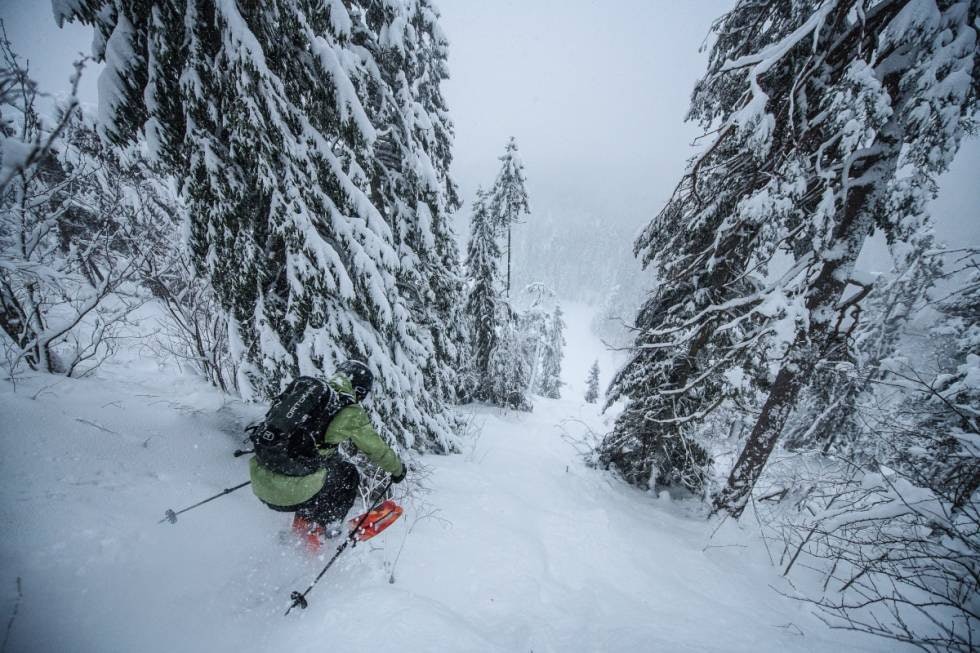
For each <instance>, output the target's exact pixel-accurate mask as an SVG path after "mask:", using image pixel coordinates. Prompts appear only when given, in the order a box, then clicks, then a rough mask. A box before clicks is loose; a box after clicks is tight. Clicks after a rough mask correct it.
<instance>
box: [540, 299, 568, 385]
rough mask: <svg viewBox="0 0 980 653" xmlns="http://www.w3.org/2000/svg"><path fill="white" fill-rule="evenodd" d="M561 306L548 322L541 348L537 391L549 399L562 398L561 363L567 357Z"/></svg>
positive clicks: (556, 308) (557, 307) (556, 307)
mask: <svg viewBox="0 0 980 653" xmlns="http://www.w3.org/2000/svg"><path fill="white" fill-rule="evenodd" d="M562 315H563V314H562V312H561V306H555V310H554V312H553V313H552V314H551V317H550V319H549V320H548V325H547V331H546V335H545V340H544V346H543V347H542V348H541V362H540V365H541V370H540V372H539V373H538V379H537V388H536V391H537V393H538V394H539V395H541V396H542V397H548V398H549V399H559V398H561V386H562V382H561V361H562V358H563V357H564V355H565V352H564V347H565V335H564V332H565V321H564V320H563V319H562Z"/></svg>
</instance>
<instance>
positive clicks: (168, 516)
mask: <svg viewBox="0 0 980 653" xmlns="http://www.w3.org/2000/svg"><path fill="white" fill-rule="evenodd" d="M251 482H252V481H245V482H244V483H242V484H241V485H236V486H235V487H230V488H227V489H224V490H222V491H221V492H218V493H217V494H216V495H214V496H213V497H208V498H207V499H205V500H204V501H198V502H197V503H195V504H194V505H193V506H188V507H186V508H184V509H183V510H178V511H176V512H174V510H173V508H168V509H167V511H166V512H165V513H163V519H161V520H160V521H158V522H157V523H158V524H162V523H163V522H165V521H168V522H170V523H171V524H176V523H177V515H180V514H182V513H185V512H187V511H188V510H193V509H194V508H197V507H198V506H203V505H204V504H205V503H207V502H208V501H214V500H215V499H217V498H219V497H223V496H225V495H226V494H231V493H232V492H234V491H235V490H241V489H242V488H243V487H245V486H246V485H249V484H251Z"/></svg>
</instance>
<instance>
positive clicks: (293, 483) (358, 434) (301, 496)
mask: <svg viewBox="0 0 980 653" xmlns="http://www.w3.org/2000/svg"><path fill="white" fill-rule="evenodd" d="M373 381H374V376H373V375H372V374H371V370H369V369H368V367H367V365H365V364H364V363H362V362H360V361H354V360H349V361H346V362H345V363H343V364H341V365H340V366H339V367H338V368H337V370H336V372H335V373H334V375H333V376H332V377H331V378H330V379H329V380H328V381H327V383H328V384H329V385H330V386H331V387H332V388H333V389H334V390H336V391H337V392H338V393H340V394H341V395H343V396H346V397H347V398H348V400H349V401H351V402H352V403H350V404H349V405H347V406H345V407H344V408H342V409H341V410H340V411H339V412H338V413H337V414H336V415H335V416H334V417H333V419H331V420H330V423H329V425H328V426H327V429H326V432H325V433H324V434H323V437H322V441H319V442H317V453H318V454H319V455H320V456H321V457H322V465H321V467H322V468H321V469H319V470H317V471H315V472H313V473H311V474H307V475H304V476H291V475H287V474H281V473H277V472H274V471H272V470H271V469H268V468H267V467H266V466H264V465H262V464H261V463H260V462H259V460H258V456H255V457H253V458H252V460H251V462H250V475H251V478H252V490H253V492H255V496H257V497H258V498H259V499H260V500H261V501H262V502H263V503H264V504H266V505H267V506H269V507H270V508H272V509H273V510H277V511H280V512H294V513H296V514H295V516H294V517H293V525H292V528H293V532H294V533H296V535H298V536H299V537H300V538H301V539H302V540H303V541H304V542H305V543H306V545H307V548H308V549H309V550H310V551H311V552H314V553H315V552H316V551H318V550H319V548H320V545H321V543H322V542H323V538H331V537H336V536H337V535H339V534H340V520H342V519H343V518H344V517H345V516H346V515H347V512H348V511H349V510H350V509H351V506H353V505H354V500H355V499H356V498H357V486H358V483H359V482H360V476H359V475H358V473H357V468H356V467H354V465H352V464H351V463H349V462H347V461H345V460H343V459H342V458H341V456H340V454H339V453H338V451H337V449H338V447H339V446H340V445H341V444H342V443H343V442H345V441H347V440H350V441H351V442H353V443H354V445H355V446H356V447H357V448H358V449H359V450H360V451H361V452H363V453H364V455H365V456H367V458H368V460H370V461H371V462H372V463H374V464H375V465H377V466H378V467H380V468H382V469H383V470H385V471H386V472H388V473H389V474H391V480H392V482H393V483H400V482H401V481H402V480H404V479H405V473H406V468H405V465H404V464H403V463H402V461H401V460H400V459H399V458H398V455H397V454H396V453H395V452H394V451H392V449H391V447H389V446H388V445H387V444H386V443H385V441H384V440H382V439H381V436H380V435H378V433H377V432H376V431H375V430H374V428H373V427H372V426H371V421H370V419H369V418H368V416H367V413H366V412H365V410H364V408H363V407H362V406H361V405H360V403H359V402H361V401H363V400H364V398H365V397H366V396H367V394H368V393H369V392H370V391H371V385H372V383H373Z"/></svg>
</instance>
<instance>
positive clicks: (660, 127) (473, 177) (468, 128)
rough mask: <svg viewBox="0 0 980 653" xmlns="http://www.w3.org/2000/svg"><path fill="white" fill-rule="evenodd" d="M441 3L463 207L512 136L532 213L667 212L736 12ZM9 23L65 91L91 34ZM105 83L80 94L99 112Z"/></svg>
mask: <svg viewBox="0 0 980 653" xmlns="http://www.w3.org/2000/svg"><path fill="white" fill-rule="evenodd" d="M437 1H438V6H439V7H440V9H441V12H442V24H443V28H444V30H445V31H446V33H447V34H448V36H449V39H450V43H451V47H450V70H451V74H452V78H451V80H450V81H449V82H448V83H447V84H446V86H445V92H446V95H447V98H448V100H449V102H450V111H451V113H452V115H453V119H454V121H455V124H456V148H455V156H456V160H455V164H454V173H455V176H456V179H457V181H458V182H459V184H460V188H461V190H462V192H463V197H464V199H465V200H467V202H468V201H469V200H470V199H471V198H472V196H473V191H474V190H475V188H476V186H477V185H478V184H483V185H487V184H489V183H492V181H493V177H494V174H495V173H496V170H497V164H498V162H497V157H498V156H499V155H500V154H501V153H502V151H503V147H504V144H505V143H506V141H507V138H508V137H509V136H512V135H513V136H515V137H516V138H517V141H518V144H519V146H520V149H521V153H522V155H523V158H524V161H525V166H526V171H527V175H528V180H529V192H530V195H531V205H532V211H533V212H534V213H536V214H542V215H544V214H547V213H551V214H552V215H554V216H556V217H559V218H560V217H562V216H565V215H567V216H569V217H570V218H574V217H575V216H586V215H591V216H600V217H603V218H605V219H609V220H615V221H620V222H623V223H626V224H629V225H631V226H633V225H635V226H637V227H638V226H640V225H642V224H643V223H645V222H646V221H647V220H649V219H650V218H651V217H652V216H653V215H654V214H655V213H656V212H657V210H658V209H659V208H660V207H661V205H662V204H663V202H664V201H665V200H666V198H667V197H668V195H669V193H670V191H671V190H672V189H673V187H674V185H675V184H676V183H677V180H678V179H679V178H680V176H681V174H682V172H683V168H684V161H685V160H686V158H687V157H688V155H689V153H690V150H689V147H688V144H689V143H690V141H691V139H692V138H693V137H694V136H695V135H696V134H697V130H696V129H695V128H694V127H693V126H691V125H687V124H685V123H684V122H683V118H684V114H685V112H686V110H687V106H688V100H689V96H690V92H691V89H692V88H693V85H694V82H695V80H696V79H697V78H698V77H700V75H701V74H702V72H703V70H704V65H705V53H701V52H699V51H698V50H699V46H700V45H701V43H702V42H703V40H704V38H705V37H706V35H707V33H708V28H709V26H710V24H711V21H712V20H713V19H714V18H716V17H717V16H719V15H721V14H722V13H724V11H725V10H726V9H727V8H728V7H729V6H731V4H732V0H687V1H684V2H676V1H674V2H671V1H668V0H595V1H593V0H494V1H493V2H485V1H480V0H437ZM0 17H2V18H3V19H4V21H5V23H6V28H7V31H8V34H9V36H10V37H11V40H12V41H13V42H14V44H15V46H16V47H17V48H18V50H19V51H20V52H21V53H22V54H23V55H24V56H26V57H29V58H30V59H31V62H32V69H33V71H34V73H35V76H36V77H37V78H38V80H39V81H40V82H41V83H42V85H43V86H45V87H47V88H50V89H53V90H55V91H58V90H61V89H63V88H65V85H66V80H67V77H68V75H69V74H70V72H71V65H70V63H71V61H72V59H73V58H75V56H76V55H77V53H78V52H79V51H85V52H86V53H87V52H88V51H89V48H90V43H91V30H90V29H87V28H81V27H78V26H67V27H66V28H65V29H63V30H59V29H58V28H57V27H56V26H55V25H54V21H53V18H52V13H51V8H50V5H49V3H48V2H47V1H46V0H0ZM96 71H97V67H96V66H92V67H90V71H89V74H88V75H86V76H85V78H84V82H83V88H82V97H83V99H86V100H88V101H91V102H93V103H94V102H95V101H96V98H97V95H96V84H95V77H96ZM978 169H980V142H978V139H975V138H974V139H971V140H970V141H969V142H968V143H967V144H966V145H965V146H964V148H963V149H962V150H961V152H960V154H959V157H958V159H957V161H956V163H955V164H954V168H953V170H952V171H951V172H950V173H949V174H948V175H947V176H946V177H945V178H944V179H943V180H942V189H941V195H940V198H939V199H938V200H937V202H936V203H935V205H934V207H933V212H934V215H935V217H936V222H937V231H938V232H939V235H940V237H941V238H944V239H946V240H948V241H950V242H954V243H957V244H964V243H972V244H980V215H978V209H977V207H978V204H980V188H978V186H980V184H978V182H977V179H978V174H977V170H978ZM463 211H464V213H465V211H466V208H465V207H464V210H463Z"/></svg>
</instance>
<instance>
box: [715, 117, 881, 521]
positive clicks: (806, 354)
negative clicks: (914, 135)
mask: <svg viewBox="0 0 980 653" xmlns="http://www.w3.org/2000/svg"><path fill="white" fill-rule="evenodd" d="M882 131H883V140H885V142H886V143H887V145H884V144H883V149H884V151H883V152H882V153H880V154H878V155H876V156H874V157H869V158H868V165H867V166H855V168H856V170H855V174H854V175H853V176H852V177H851V178H852V179H854V178H858V177H860V176H861V175H862V174H868V173H869V171H870V170H871V169H872V168H882V169H884V170H882V173H881V175H880V176H879V175H874V176H875V177H876V178H877V179H879V180H880V179H887V178H889V177H888V176H887V172H886V171H889V170H890V171H891V172H894V167H895V162H896V159H897V155H898V146H897V145H896V143H898V144H900V141H895V140H892V139H891V138H889V137H887V136H884V133H887V131H888V130H882ZM878 183H884V182H878ZM874 190H875V188H874V187H872V186H871V185H870V184H865V185H862V186H858V187H856V188H854V187H852V188H851V190H850V192H849V194H848V197H847V199H846V200H845V203H844V206H843V207H842V208H841V210H842V211H843V212H844V217H843V219H842V220H841V222H840V223H839V224H838V225H837V227H836V228H835V229H834V232H833V237H834V242H836V243H840V244H842V245H843V246H844V252H843V253H842V255H841V256H840V257H839V258H832V259H830V260H825V261H824V262H823V266H822V268H821V270H820V273H819V275H818V276H817V278H816V280H815V281H814V283H813V286H812V287H811V290H810V293H809V297H808V298H807V302H806V309H807V313H808V314H809V315H810V316H811V327H810V329H809V331H803V332H801V333H800V334H799V335H798V336H797V339H796V341H795V342H794V343H793V344H792V345H791V346H790V349H789V351H788V352H787V354H786V360H785V362H784V363H783V366H782V367H781V368H780V370H779V373H778V374H777V375H776V379H775V381H774V382H773V384H772V389H771V390H770V392H769V396H768V397H767V398H766V401H765V403H764V404H763V406H762V412H761V413H760V414H759V418H758V419H757V421H756V423H755V426H754V427H753V428H752V433H751V434H750V435H749V439H748V440H747V441H746V443H745V447H744V448H743V449H742V452H741V454H739V457H738V460H737V461H736V462H735V466H734V467H733V468H732V471H731V474H730V475H729V477H728V482H727V483H726V484H725V487H724V488H723V489H722V490H721V492H719V493H718V494H717V495H716V496H715V499H714V507H713V509H712V514H714V513H716V512H719V511H724V512H727V513H728V514H729V515H731V516H732V517H734V518H736V519H738V518H739V517H740V516H741V514H742V511H743V510H744V509H745V504H746V503H747V501H748V497H749V496H750V495H751V493H752V489H753V488H754V487H755V484H756V482H757V481H758V480H759V477H760V475H761V474H762V470H763V468H764V467H765V466H766V463H767V462H768V461H769V456H770V454H772V451H773V449H774V448H775V446H776V442H777V441H778V440H779V436H780V435H781V434H782V432H783V427H784V426H785V425H786V420H787V419H788V418H789V415H790V413H791V412H792V410H793V408H794V407H795V404H796V399H797V397H798V396H799V394H800V390H801V389H802V388H803V387H804V385H806V382H807V381H808V380H809V377H810V375H811V374H812V373H813V370H814V369H815V368H816V365H817V363H818V362H819V361H820V360H822V359H823V358H824V357H825V356H827V354H828V353H829V351H830V349H832V348H833V345H834V343H835V341H836V340H835V338H834V336H835V331H836V328H837V325H838V320H837V319H836V317H837V315H838V313H839V311H840V310H841V309H840V307H839V302H840V300H841V298H842V296H843V294H844V290H845V289H846V288H847V285H848V282H847V279H848V277H850V274H851V269H852V268H853V266H854V263H855V261H857V257H858V254H860V253H861V248H862V246H863V245H864V241H865V239H866V236H867V234H868V233H870V231H871V225H872V216H871V213H870V212H869V211H868V210H867V208H868V205H869V204H870V202H869V200H871V199H873V191H874Z"/></svg>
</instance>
